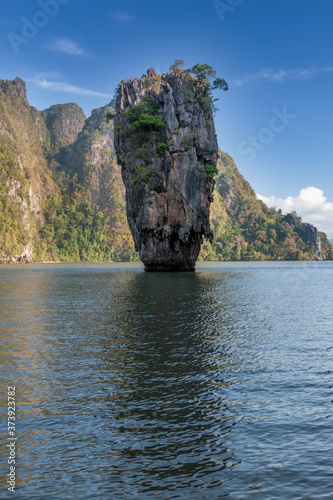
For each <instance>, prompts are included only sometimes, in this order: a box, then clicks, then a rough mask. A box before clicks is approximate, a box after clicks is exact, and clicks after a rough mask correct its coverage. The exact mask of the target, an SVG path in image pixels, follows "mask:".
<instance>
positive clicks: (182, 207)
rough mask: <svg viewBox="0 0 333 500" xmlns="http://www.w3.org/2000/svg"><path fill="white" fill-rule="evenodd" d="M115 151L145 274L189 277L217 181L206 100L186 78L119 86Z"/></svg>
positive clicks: (206, 233)
mask: <svg viewBox="0 0 333 500" xmlns="http://www.w3.org/2000/svg"><path fill="white" fill-rule="evenodd" d="M115 110H116V114H115V123H114V125H115V149H116V155H117V160H118V163H119V164H120V165H121V167H122V177H123V181H124V184H125V188H126V207H127V218H128V223H129V226H130V229H131V232H132V235H133V238H134V241H135V247H136V250H137V251H138V252H139V255H140V259H141V260H142V262H143V263H144V265H145V269H146V271H190V270H191V271H192V270H194V267H195V262H196V259H197V257H198V254H199V251H200V246H201V243H202V240H203V237H206V238H207V239H211V238H212V233H211V231H210V223H209V212H210V204H211V202H212V201H213V195H212V193H213V189H214V183H215V181H214V176H215V174H216V173H217V171H216V164H217V147H218V146H217V138H216V134H215V127H214V121H213V115H212V108H211V103H210V99H209V97H208V96H207V94H206V93H205V89H204V88H203V86H202V85H201V84H200V82H199V81H198V80H197V79H196V78H194V77H191V76H189V75H186V74H184V73H181V72H180V73H177V74H175V73H171V74H167V75H166V74H164V73H162V75H158V74H157V73H156V72H155V71H154V70H153V69H149V70H148V72H147V76H145V75H144V76H142V77H141V78H135V79H131V80H129V81H128V82H122V83H121V84H120V85H119V88H118V92H117V98H116V108H115Z"/></svg>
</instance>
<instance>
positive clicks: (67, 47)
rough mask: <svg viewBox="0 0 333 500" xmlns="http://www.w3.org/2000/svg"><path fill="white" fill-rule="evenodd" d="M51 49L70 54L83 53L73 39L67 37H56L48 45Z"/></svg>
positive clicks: (80, 54) (79, 54) (78, 54)
mask: <svg viewBox="0 0 333 500" xmlns="http://www.w3.org/2000/svg"><path fill="white" fill-rule="evenodd" d="M50 49H51V50H56V51H57V52H64V53H65V54H70V55H72V56H82V55H84V53H85V52H84V50H83V49H82V48H81V47H80V46H79V44H78V43H77V42H74V40H70V39H69V38H58V39H57V40H56V41H55V42H54V43H53V44H52V45H50Z"/></svg>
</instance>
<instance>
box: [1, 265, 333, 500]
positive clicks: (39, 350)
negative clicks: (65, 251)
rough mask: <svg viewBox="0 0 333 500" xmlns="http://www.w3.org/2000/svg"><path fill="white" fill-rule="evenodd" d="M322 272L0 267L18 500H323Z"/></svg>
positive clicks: (327, 382)
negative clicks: (13, 398) (13, 397)
mask: <svg viewBox="0 0 333 500" xmlns="http://www.w3.org/2000/svg"><path fill="white" fill-rule="evenodd" d="M332 273H333V266H332V264H330V263H316V264H311V265H309V266H307V267H304V266H302V264H298V263H283V264H277V263H273V264H270V265H268V264H257V265H251V264H248V265H244V264H240V265H238V266H237V265H233V266H228V265H217V266H214V267H212V266H207V267H203V268H202V269H201V270H199V271H197V272H196V273H180V274H177V273H156V274H155V273H143V272H142V271H141V269H135V268H131V269H126V270H122V269H121V268H120V266H112V265H111V266H110V265H96V266H91V265H90V266H89V265H85V266H70V265H65V266H31V267H30V266H25V267H24V266H15V267H9V266H3V267H2V268H0V318H1V327H0V334H1V339H2V343H1V349H0V361H1V366H2V373H1V382H2V385H3V387H5V388H6V386H7V385H8V384H11V383H15V384H16V386H17V402H18V420H17V423H18V450H19V462H18V470H19V476H18V484H19V488H18V494H17V497H18V498H33V497H34V496H35V497H36V498H37V497H42V498H44V497H47V498H52V496H53V497H54V498H110V499H114V498H115V499H118V498H119V499H131V498H140V499H145V498H150V497H158V498H165V499H171V498H185V499H187V498H193V499H206V498H207V499H215V498H216V499H217V498H224V497H229V498H232V499H241V498H246V499H247V498H251V499H252V498H253V499H257V498H259V499H267V498H286V499H290V498H311V499H316V498H324V496H325V495H327V498H329V495H330V494H331V482H332V481H331V479H332V478H331V475H332V472H331V471H332V465H333V463H332V462H333V459H332V458H331V453H330V448H331V447H332V444H333V443H332V441H333V438H332V436H331V428H332V402H331V400H332V399H333V395H332V385H333V384H332V375H331V373H330V370H331V366H332V355H333V348H332V347H333V342H332V291H331V285H330V283H331V281H330V280H331V275H332ZM0 407H1V411H2V412H5V401H4V400H2V401H1V402H0ZM6 453H7V452H6V450H5V449H2V450H1V457H2V458H3V459H4V460H5V458H6ZM4 460H2V463H5V461H4ZM5 469H6V466H5ZM4 476H5V475H4V474H2V479H3V478H4ZM1 484H2V486H1V487H2V491H5V481H3V482H2V483H1ZM0 496H1V494H0Z"/></svg>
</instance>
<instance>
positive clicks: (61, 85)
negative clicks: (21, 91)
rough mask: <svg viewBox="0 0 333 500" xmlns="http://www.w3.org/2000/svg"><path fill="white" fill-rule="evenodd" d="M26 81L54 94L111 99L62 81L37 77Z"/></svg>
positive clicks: (101, 93)
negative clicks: (64, 93)
mask: <svg viewBox="0 0 333 500" xmlns="http://www.w3.org/2000/svg"><path fill="white" fill-rule="evenodd" d="M25 80H26V81H28V82H31V83H34V84H35V85H38V87H42V88H43V89H47V90H53V91H55V92H66V93H68V94H77V95H89V96H93V97H107V98H109V99H111V97H112V95H111V94H105V93H103V92H96V91H95V90H89V89H85V88H83V87H76V86H75V85H70V84H68V83H65V82H62V81H51V80H49V79H48V77H47V76H44V75H37V76H35V77H34V78H25Z"/></svg>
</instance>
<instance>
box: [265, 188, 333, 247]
mask: <svg viewBox="0 0 333 500" xmlns="http://www.w3.org/2000/svg"><path fill="white" fill-rule="evenodd" d="M256 196H257V198H258V199H259V200H262V201H263V202H264V203H266V205H267V206H269V207H275V208H277V209H279V208H281V210H282V212H283V213H288V212H292V211H296V212H297V214H298V215H300V216H301V217H302V218H303V220H304V221H305V222H309V223H310V224H313V225H314V226H316V227H317V228H318V229H319V230H320V231H323V232H324V233H326V234H327V236H328V237H329V238H332V237H333V203H332V202H329V201H327V197H326V196H324V191H322V190H321V189H318V188H316V187H313V186H310V187H307V188H304V189H301V191H300V192H299V194H298V195H297V196H288V198H285V199H283V198H276V197H275V196H270V197H267V196H262V195H261V194H259V193H258V194H256Z"/></svg>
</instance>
